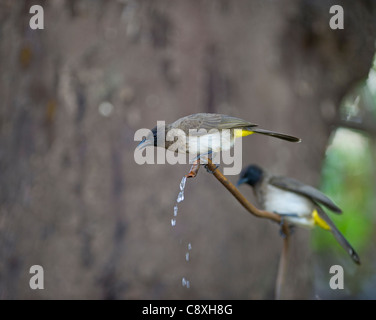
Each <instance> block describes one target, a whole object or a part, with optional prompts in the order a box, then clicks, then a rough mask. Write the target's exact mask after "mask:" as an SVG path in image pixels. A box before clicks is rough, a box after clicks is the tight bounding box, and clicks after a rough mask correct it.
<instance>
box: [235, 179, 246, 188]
mask: <svg viewBox="0 0 376 320" xmlns="http://www.w3.org/2000/svg"><path fill="white" fill-rule="evenodd" d="M246 182H247V178H241V179H239V181H238V182H237V183H236V186H237V187H239V186H240V185H241V184H243V183H246Z"/></svg>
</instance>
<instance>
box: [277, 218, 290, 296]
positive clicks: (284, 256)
mask: <svg viewBox="0 0 376 320" xmlns="http://www.w3.org/2000/svg"><path fill="white" fill-rule="evenodd" d="M282 232H283V234H284V239H283V248H282V253H281V257H280V259H279V266H278V274H277V280H276V285H275V299H276V300H280V299H281V295H282V291H283V290H282V289H283V288H284V284H285V279H286V270H287V262H288V254H289V243H290V229H289V227H288V225H287V223H286V222H285V223H283V225H282Z"/></svg>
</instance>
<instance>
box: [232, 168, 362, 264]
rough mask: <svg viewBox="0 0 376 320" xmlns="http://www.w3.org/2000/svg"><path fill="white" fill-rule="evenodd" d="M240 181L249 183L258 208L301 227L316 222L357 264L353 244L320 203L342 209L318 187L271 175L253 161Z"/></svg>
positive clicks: (335, 209)
mask: <svg viewBox="0 0 376 320" xmlns="http://www.w3.org/2000/svg"><path fill="white" fill-rule="evenodd" d="M242 183H247V184H249V185H250V186H252V187H253V191H254V193H255V195H256V198H257V201H258V202H259V204H260V206H261V207H262V209H264V210H267V211H270V212H275V213H277V214H279V215H281V216H283V217H284V219H285V220H286V221H288V222H289V223H291V224H295V225H301V226H305V227H314V226H316V225H317V226H319V227H321V228H323V229H326V230H329V231H331V232H332V234H333V235H334V237H335V238H336V239H337V241H338V242H339V244H340V245H341V246H342V247H343V248H344V249H345V250H346V252H348V254H349V255H350V256H351V258H352V259H353V260H354V262H355V263H357V264H360V259H359V256H358V254H357V253H356V252H355V250H354V248H353V247H352V246H351V245H350V243H349V242H348V241H347V240H346V238H345V237H344V236H343V235H342V233H341V232H340V231H339V230H338V229H337V227H336V226H335V225H334V223H333V222H332V221H331V220H330V218H329V216H328V215H327V214H326V212H325V211H324V210H323V209H322V208H321V206H320V205H323V206H324V207H326V208H328V209H330V210H331V211H333V212H335V213H342V210H341V209H340V208H339V207H338V206H337V205H336V204H335V203H334V202H333V201H332V200H331V199H329V198H328V197H327V196H326V195H325V194H323V193H322V192H321V191H319V190H317V189H315V188H314V187H311V186H309V185H306V184H304V183H302V182H300V181H298V180H295V179H292V178H289V177H281V176H273V175H271V174H269V173H268V172H267V171H266V170H264V169H262V168H261V167H259V166H256V165H250V166H248V167H246V168H244V169H243V171H242V172H241V173H240V179H239V181H238V185H240V184H242Z"/></svg>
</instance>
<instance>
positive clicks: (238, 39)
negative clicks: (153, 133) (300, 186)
mask: <svg viewBox="0 0 376 320" xmlns="http://www.w3.org/2000/svg"><path fill="white" fill-rule="evenodd" d="M32 4H42V6H43V7H44V13H45V29H44V30H31V29H30V28H29V19H30V17H31V14H29V13H28V11H29V8H30V6H31V5H32ZM332 4H342V5H343V7H344V10H345V29H344V30H336V31H333V30H331V29H330V28H329V19H330V17H331V15H330V14H329V7H330V6H331V5H332ZM375 30H376V3H375V2H374V1H371V0H368V1H367V0H363V1H339V0H338V1H324V0H320V1H318V0H315V1H313V0H285V1H265V0H259V1H240V0H239V1H229V0H218V1H214V0H207V1H204V0H194V1H183V0H174V1H172V0H169V1H168V0H157V1H151V0H150V1H147V0H142V1H132V0H128V1H127V0H122V1H120V0H119V1H104V0H96V1H88V0H77V1H69V0H66V1H64V0H54V1H52V0H51V1H11V0H0V77H1V78H0V98H1V103H0V298H2V299H21V298H27V299H47V298H48V299H67V298H73V299H87V298H93V299H142V298H147V299H153V298H157V299H162V298H169V299H185V298H198V299H206V298H209V299H212V298H215V299H222V298H230V299H233V298H234V299H235V298H236V299H265V298H273V291H274V281H275V276H276V272H277V265H278V259H279V254H280V249H281V245H282V242H281V238H280V236H279V232H278V226H276V225H274V224H273V223H271V222H268V221H264V220H259V219H256V218H255V217H253V216H250V215H249V214H248V213H247V212H246V211H245V210H244V209H243V208H242V207H241V206H240V205H239V204H238V203H237V202H236V201H235V199H234V198H232V197H231V195H230V194H229V193H228V192H227V191H226V190H225V189H224V188H223V187H222V186H221V185H220V184H219V183H218V182H217V181H216V180H215V179H214V178H213V177H212V176H211V175H209V174H207V173H206V172H205V171H204V170H202V171H201V172H200V173H199V175H198V177H197V178H196V179H193V180H190V181H188V183H187V188H186V199H185V201H184V202H183V203H181V204H180V206H179V213H178V217H177V225H176V227H175V228H172V227H171V224H170V220H171V218H172V216H173V206H174V204H175V199H176V196H177V193H178V191H179V189H178V187H179V182H180V180H181V177H182V176H183V175H184V174H186V173H187V170H188V169H189V166H188V165H175V166H171V165H168V164H166V165H144V166H139V165H137V164H136V163H135V161H134V158H133V152H134V148H135V146H136V142H134V133H135V131H136V130H137V129H139V128H144V127H146V128H151V127H153V126H155V125H156V121H157V120H165V121H167V122H171V121H173V120H175V119H177V118H179V117H181V116H184V115H187V114H191V113H196V112H219V113H225V114H230V115H233V116H238V117H241V118H244V119H247V120H250V121H252V122H255V123H258V124H260V125H262V127H264V128H269V129H274V130H278V131H281V132H286V133H291V134H294V135H297V136H299V137H301V138H302V139H303V143H301V144H298V145H297V144H289V143H287V142H283V141H280V140H275V139H271V138H267V137H263V136H252V137H248V138H246V139H244V144H243V149H244V153H243V163H244V164H248V163H250V162H255V163H259V164H263V165H264V166H266V167H268V168H270V169H271V170H273V171H274V172H276V173H280V174H285V175H292V176H294V177H296V178H298V179H301V180H303V181H305V182H307V183H312V184H313V185H317V184H318V182H319V179H320V171H321V165H322V161H323V156H324V152H325V148H326V145H327V142H328V139H329V136H330V134H331V132H332V130H333V129H334V126H333V125H332V123H333V122H335V120H336V119H337V117H338V113H337V110H338V107H339V103H340V101H341V99H342V97H343V96H344V94H345V93H346V92H348V90H350V89H351V88H352V86H353V85H355V84H356V83H358V81H359V80H361V79H363V78H365V77H366V76H367V74H368V70H369V68H370V66H371V63H372V58H373V55H374V51H375ZM103 102H110V103H111V104H112V105H113V106H114V109H113V111H112V113H111V114H110V115H109V116H108V117H105V116H103V115H101V113H100V112H99V109H98V108H99V105H100V104H101V103H103ZM229 178H230V180H231V181H233V182H235V181H236V178H237V177H229ZM241 190H242V191H243V192H244V193H245V194H247V195H249V197H250V199H251V200H252V199H253V198H252V196H251V190H250V189H248V188H246V187H243V188H242V189H241ZM188 243H191V244H192V250H191V259H190V261H189V262H186V261H185V253H186V251H187V244H188ZM316 259H320V257H317V255H313V254H312V249H311V248H310V245H309V232H308V231H306V230H297V231H296V232H295V234H294V237H293V240H292V248H291V263H290V268H289V271H288V279H287V283H288V285H287V287H286V290H285V293H284V296H285V297H286V298H326V297H334V298H338V297H342V296H341V294H343V292H342V293H341V292H333V291H332V290H330V289H329V287H327V288H324V289H321V291H320V292H318V291H317V288H316V289H315V285H314V279H315V277H317V276H318V275H321V276H324V277H327V278H329V275H328V274H327V270H329V266H330V265H332V264H335V263H337V262H338V259H340V261H341V262H342V263H343V265H345V266H346V268H348V269H346V270H350V271H346V272H349V273H350V274H354V273H356V272H360V271H358V269H356V267H355V266H354V265H353V264H352V262H351V261H350V259H348V258H347V257H346V256H345V255H344V254H343V253H342V251H341V248H340V247H339V246H336V245H335V244H334V245H333V256H332V259H331V258H329V259H328V260H326V261H327V264H326V265H325V264H324V265H325V266H327V267H328V268H327V269H326V267H325V268H324V269H323V270H320V271H319V272H317V271H315V270H314V269H315V268H314V265H315V264H314V261H315V260H316ZM34 264H40V265H42V266H43V267H44V271H45V289H44V290H35V291H33V290H31V289H30V288H29V279H30V274H29V268H30V266H31V265H34ZM182 277H185V278H187V279H188V280H189V281H190V288H189V289H187V288H185V287H183V286H182V285H181V279H182ZM347 294H350V296H351V292H350V293H349V292H347Z"/></svg>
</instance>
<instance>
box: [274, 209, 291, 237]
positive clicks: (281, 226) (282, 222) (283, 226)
mask: <svg viewBox="0 0 376 320" xmlns="http://www.w3.org/2000/svg"><path fill="white" fill-rule="evenodd" d="M274 213H276V214H278V215H280V217H281V222H280V223H279V226H280V229H279V234H280V235H281V237H282V238H283V239H285V238H286V237H287V236H288V235H291V234H292V231H293V226H292V225H289V224H288V222H285V216H296V215H295V214H289V213H287V214H281V213H278V212H275V211H274ZM285 223H286V224H285ZM285 227H286V228H287V230H288V234H286V232H285V230H284V228H285Z"/></svg>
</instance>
